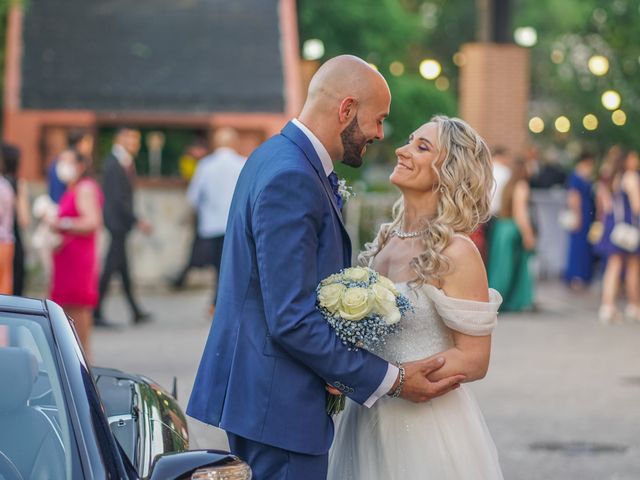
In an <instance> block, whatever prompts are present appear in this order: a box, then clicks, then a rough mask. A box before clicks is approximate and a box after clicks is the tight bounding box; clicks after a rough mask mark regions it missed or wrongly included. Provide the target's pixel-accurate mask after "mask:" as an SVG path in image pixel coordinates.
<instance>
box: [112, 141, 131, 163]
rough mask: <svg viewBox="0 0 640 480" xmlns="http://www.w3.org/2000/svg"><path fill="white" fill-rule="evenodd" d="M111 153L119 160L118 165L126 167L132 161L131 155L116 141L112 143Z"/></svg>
mask: <svg viewBox="0 0 640 480" xmlns="http://www.w3.org/2000/svg"><path fill="white" fill-rule="evenodd" d="M111 153H113V154H114V155H115V157H116V158H117V159H118V162H120V165H122V166H123V167H125V168H128V167H129V166H130V165H131V163H132V162H133V157H132V156H131V154H130V153H129V152H127V150H126V149H125V148H124V147H123V146H122V145H120V144H118V143H116V144H114V145H113V148H112V149H111Z"/></svg>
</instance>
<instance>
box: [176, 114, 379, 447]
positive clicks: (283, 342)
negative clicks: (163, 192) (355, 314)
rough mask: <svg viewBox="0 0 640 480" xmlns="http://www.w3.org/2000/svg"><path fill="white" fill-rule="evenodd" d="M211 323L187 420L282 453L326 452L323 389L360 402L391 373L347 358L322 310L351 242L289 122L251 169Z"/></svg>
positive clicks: (318, 169)
mask: <svg viewBox="0 0 640 480" xmlns="http://www.w3.org/2000/svg"><path fill="white" fill-rule="evenodd" d="M222 257H223V258H222V267H221V278H220V284H219V290H218V301H217V305H216V313H215V317H214V319H213V324H212V327H211V331H210V333H209V338H208V339H207V343H206V346H205V350H204V354H203V356H202V360H201V363H200V367H199V369H198V374H197V376H196V380H195V384H194V387H193V392H192V394H191V398H190V400H189V405H188V407H187V413H188V414H189V415H190V416H192V417H195V418H197V419H199V420H201V421H203V422H205V423H208V424H211V425H215V426H219V427H221V428H223V429H225V430H227V431H229V432H232V433H234V434H236V435H240V436H242V437H245V438H248V439H250V440H254V441H257V442H261V443H264V444H267V445H273V446H276V447H279V448H283V449H286V450H290V451H294V452H300V453H306V454H313V455H320V454H324V453H326V452H327V451H328V450H329V447H330V445H331V442H332V440H333V423H332V421H331V418H330V417H329V416H328V415H327V414H326V412H325V384H327V383H329V384H332V385H339V387H340V389H341V390H342V391H343V392H344V393H345V394H347V395H348V396H349V397H350V398H352V399H353V400H355V401H356V402H358V403H364V402H365V401H366V400H367V399H368V398H369V397H370V396H371V395H372V394H373V393H374V392H375V391H376V389H377V388H378V387H379V385H380V384H381V383H382V381H383V378H384V377H385V374H386V372H387V368H388V365H387V362H385V361H384V360H382V359H380V358H378V357H376V356H375V355H373V354H371V353H368V352H365V351H358V352H353V351H349V350H348V349H347V348H346V347H345V346H344V345H343V344H342V343H341V342H340V340H339V339H338V338H337V336H336V335H335V333H334V331H333V330H332V329H331V327H330V326H329V325H328V324H327V323H326V321H325V320H324V319H323V318H322V316H321V315H320V313H319V312H318V311H317V310H316V308H315V300H316V294H315V289H316V286H317V285H318V283H319V282H320V281H321V280H322V279H323V278H325V277H327V276H329V275H331V274H333V273H336V272H337V271H339V270H340V269H342V268H344V267H345V266H348V265H349V263H350V258H351V246H350V242H349V237H348V235H347V232H346V230H345V228H344V225H343V224H342V220H341V216H340V212H339V210H338V207H337V206H336V203H335V199H334V197H333V194H332V190H331V186H330V184H329V181H328V180H327V177H326V175H325V173H324V170H323V168H322V164H321V162H320V159H319V158H318V155H317V154H316V152H315V150H314V148H313V146H312V144H311V142H310V141H309V139H308V138H307V137H306V136H305V135H304V133H302V131H300V129H298V128H297V127H296V126H295V125H293V124H292V123H289V124H287V125H286V127H285V128H284V129H283V130H282V132H281V134H280V135H276V136H274V137H272V138H271V139H269V140H268V141H266V142H265V143H264V144H262V145H261V146H260V147H259V148H258V149H257V150H256V151H255V152H254V153H253V154H252V155H251V156H250V157H249V159H248V160H247V163H246V164H245V167H244V169H243V171H242V173H241V174H240V178H239V180H238V184H237V186H236V190H235V194H234V198H233V202H232V205H231V211H230V215H229V222H228V224H227V231H226V234H225V244H224V251H223V255H222Z"/></svg>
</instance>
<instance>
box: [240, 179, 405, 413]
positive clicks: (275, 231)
mask: <svg viewBox="0 0 640 480" xmlns="http://www.w3.org/2000/svg"><path fill="white" fill-rule="evenodd" d="M324 201H325V199H324V192H323V190H322V189H321V186H320V185H318V182H317V181H316V179H315V178H314V177H313V176H311V175H310V174H309V173H308V172H306V171H304V170H302V169H300V170H286V171H281V172H279V173H276V174H275V176H274V178H272V179H271V180H270V181H269V183H268V185H267V186H266V187H265V188H264V189H263V190H262V192H260V194H259V196H258V198H257V199H256V201H255V204H254V208H253V213H252V229H253V237H254V240H255V245H256V255H257V262H258V273H259V277H260V285H261V288H262V294H263V302H264V308H265V314H266V319H267V323H268V329H269V333H270V335H271V340H272V341H274V342H276V343H277V344H278V345H279V346H280V347H281V348H283V349H284V350H285V351H286V352H287V353H288V354H289V355H290V356H291V357H293V358H295V359H296V360H298V361H299V362H301V363H303V364H304V365H306V366H307V367H309V368H310V369H311V370H313V371H314V372H315V373H316V374H317V375H318V376H320V377H321V378H322V379H324V380H325V381H326V382H327V383H328V384H330V385H334V386H337V387H339V389H340V390H341V391H342V392H343V393H345V394H347V395H348V396H349V397H351V398H352V399H354V400H355V401H357V402H358V403H362V404H367V405H369V406H370V405H372V404H373V402H375V400H377V399H378V398H379V397H381V396H383V395H385V394H386V393H387V392H388V391H389V390H390V389H391V388H392V387H393V384H394V382H395V381H396V378H397V368H396V367H395V366H393V365H390V364H389V363H388V362H386V361H384V360H382V359H381V358H379V357H377V356H375V355H373V354H371V353H369V352H366V351H363V350H359V351H357V352H354V351H349V350H348V349H347V347H346V346H345V345H343V344H342V342H341V341H340V340H339V338H338V337H337V335H336V334H335V332H334V331H333V329H332V328H331V327H330V326H329V324H328V323H327V322H326V320H325V319H324V318H323V317H322V315H321V314H320V312H318V310H317V309H316V305H315V303H316V287H317V279H318V265H317V263H316V260H317V255H318V248H319V237H320V233H321V230H322V229H323V228H324V225H323V218H322V216H323V209H322V202H324Z"/></svg>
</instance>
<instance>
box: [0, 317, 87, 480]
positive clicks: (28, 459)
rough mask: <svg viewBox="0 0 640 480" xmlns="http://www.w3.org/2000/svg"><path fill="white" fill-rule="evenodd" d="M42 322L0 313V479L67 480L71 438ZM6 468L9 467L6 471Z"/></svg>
mask: <svg viewBox="0 0 640 480" xmlns="http://www.w3.org/2000/svg"><path fill="white" fill-rule="evenodd" d="M52 344H53V342H52V341H51V332H50V331H49V330H48V323H47V321H46V319H45V318H44V317H38V316H35V315H34V316H28V315H18V314H8V313H0V391H1V392H2V394H1V395H0V452H1V453H2V455H0V479H2V478H3V476H4V478H5V479H12V478H13V477H12V476H11V474H10V473H8V471H10V470H11V468H15V469H16V470H18V472H20V474H21V475H22V477H23V478H25V479H28V478H60V479H71V478H72V477H73V476H74V475H73V471H72V470H73V465H74V462H73V457H74V455H76V456H77V451H74V449H73V445H74V443H73V437H72V435H73V433H72V429H71V428H70V423H69V417H68V411H67V407H66V404H65V401H64V393H63V389H62V385H61V381H60V376H59V373H58V370H57V366H56V365H57V364H56V362H55V356H54V354H53V352H52V350H51V345H52ZM8 463H10V464H12V466H8V465H7V464H8Z"/></svg>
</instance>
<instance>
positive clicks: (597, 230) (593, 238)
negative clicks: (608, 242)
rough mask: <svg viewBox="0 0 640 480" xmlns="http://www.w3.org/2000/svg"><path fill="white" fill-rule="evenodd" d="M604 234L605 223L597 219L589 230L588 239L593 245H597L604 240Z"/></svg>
mask: <svg viewBox="0 0 640 480" xmlns="http://www.w3.org/2000/svg"><path fill="white" fill-rule="evenodd" d="M603 234H604V225H603V224H602V222H600V221H598V220H596V221H595V222H593V223H592V224H591V226H590V227H589V232H588V233H587V240H589V243H590V244H591V245H597V244H598V243H600V240H602V235H603Z"/></svg>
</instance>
